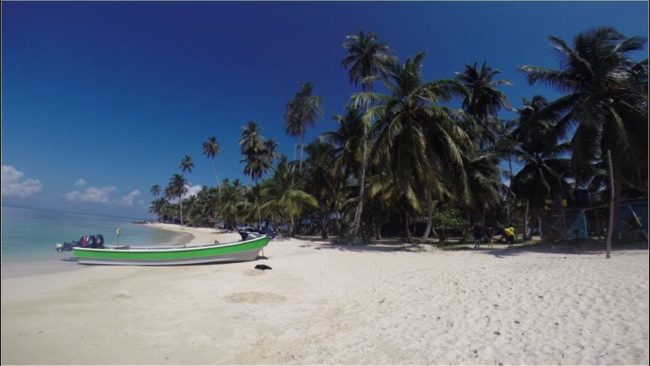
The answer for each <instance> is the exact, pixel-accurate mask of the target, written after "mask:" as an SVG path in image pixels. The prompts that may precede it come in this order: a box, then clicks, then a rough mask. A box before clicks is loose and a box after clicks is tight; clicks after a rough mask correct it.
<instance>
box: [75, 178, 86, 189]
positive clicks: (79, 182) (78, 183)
mask: <svg viewBox="0 0 650 366" xmlns="http://www.w3.org/2000/svg"><path fill="white" fill-rule="evenodd" d="M85 185H86V180H85V179H83V178H79V179H77V181H76V182H74V186H75V187H83V186H85Z"/></svg>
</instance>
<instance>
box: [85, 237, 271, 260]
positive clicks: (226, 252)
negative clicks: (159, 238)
mask: <svg viewBox="0 0 650 366" xmlns="http://www.w3.org/2000/svg"><path fill="white" fill-rule="evenodd" d="M268 242H269V239H268V238H267V237H266V236H262V237H259V238H254V239H251V240H246V241H241V242H236V243H226V244H216V245H201V246H187V247H181V248H178V247H170V248H162V249H159V248H156V247H142V248H128V249H127V248H121V249H119V248H102V249H97V248H74V249H73V255H74V257H75V258H76V259H77V261H78V262H79V263H80V264H105V265H135V266H173V265H186V264H200V263H229V262H246V261H253V260H255V259H257V257H258V254H259V252H260V251H261V250H262V249H263V248H264V247H265V246H266V245H267V244H268Z"/></svg>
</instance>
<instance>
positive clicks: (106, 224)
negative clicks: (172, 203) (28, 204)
mask: <svg viewBox="0 0 650 366" xmlns="http://www.w3.org/2000/svg"><path fill="white" fill-rule="evenodd" d="M133 220H134V219H129V218H124V217H115V216H100V215H91V214H82V213H72V212H60V211H51V210H42V209H32V208H23V207H13V206H2V262H3V263H7V262H20V261H51V260H53V259H62V258H69V257H71V252H64V253H57V252H56V251H55V250H54V244H55V243H56V242H64V241H72V240H75V241H76V240H79V238H80V237H82V236H84V235H94V234H102V235H103V236H104V240H105V243H106V244H115V243H117V236H116V234H115V230H116V229H117V228H118V227H119V228H120V238H119V241H120V243H121V244H143V245H144V244H150V245H151V244H173V243H175V242H177V241H179V240H180V239H181V238H182V234H177V233H174V232H171V231H166V230H160V229H154V228H151V227H147V226H145V225H138V224H133V223H132V221H133Z"/></svg>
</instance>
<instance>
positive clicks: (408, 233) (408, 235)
mask: <svg viewBox="0 0 650 366" xmlns="http://www.w3.org/2000/svg"><path fill="white" fill-rule="evenodd" d="M404 234H405V235H406V242H407V243H411V242H413V237H411V229H410V228H409V216H408V214H407V213H406V212H404Z"/></svg>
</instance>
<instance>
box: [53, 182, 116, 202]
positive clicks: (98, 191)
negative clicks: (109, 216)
mask: <svg viewBox="0 0 650 366" xmlns="http://www.w3.org/2000/svg"><path fill="white" fill-rule="evenodd" d="M115 189H116V188H115V186H108V187H100V188H97V187H88V188H86V189H85V190H84V191H83V192H80V191H72V192H68V193H66V194H65V199H67V200H68V201H81V202H90V203H104V204H108V203H110V202H111V199H110V193H111V192H113V191H115Z"/></svg>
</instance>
